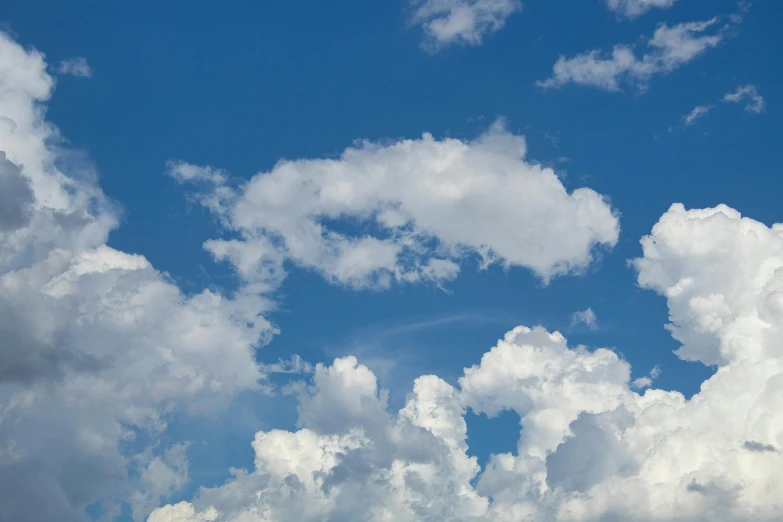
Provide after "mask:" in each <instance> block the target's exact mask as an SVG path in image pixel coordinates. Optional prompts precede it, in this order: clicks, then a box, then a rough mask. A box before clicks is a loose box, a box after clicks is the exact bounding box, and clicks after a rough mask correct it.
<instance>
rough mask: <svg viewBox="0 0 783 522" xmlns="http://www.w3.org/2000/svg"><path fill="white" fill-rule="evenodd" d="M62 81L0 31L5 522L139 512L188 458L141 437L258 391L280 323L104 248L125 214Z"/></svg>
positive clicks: (177, 476) (254, 303)
mask: <svg viewBox="0 0 783 522" xmlns="http://www.w3.org/2000/svg"><path fill="white" fill-rule="evenodd" d="M53 85H54V81H53V79H52V77H51V76H50V75H49V74H48V73H47V65H46V61H45V59H44V56H43V55H42V54H41V53H39V52H37V51H35V50H32V49H25V48H23V47H21V46H20V45H19V44H17V43H16V42H14V41H13V40H12V39H11V38H10V37H9V36H7V35H6V34H4V33H0V150H2V152H0V483H2V484H3V487H2V488H0V520H13V521H19V522H25V521H41V520H61V521H64V522H71V521H83V520H84V517H85V515H84V509H85V506H87V505H88V504H91V503H93V502H95V501H101V500H102V501H104V507H106V509H107V510H108V511H107V514H106V520H108V519H109V518H110V516H111V514H112V513H116V505H113V502H114V501H115V500H118V501H126V502H127V501H132V500H134V499H135V500H136V501H137V502H136V505H137V509H136V518H137V519H141V518H143V517H144V516H145V515H146V513H145V511H146V512H148V511H149V510H150V509H152V508H153V507H155V506H156V505H158V503H159V501H160V498H161V496H164V497H165V496H167V495H168V494H170V493H171V492H173V491H174V490H176V489H177V488H178V487H180V486H181V485H182V484H183V483H184V480H185V478H186V476H187V464H186V460H185V450H184V447H179V446H177V447H176V448H175V449H174V450H170V451H164V450H163V449H160V450H158V449H153V450H151V449H150V448H144V447H142V448H140V449H138V451H137V450H131V449H129V448H131V447H138V446H143V444H141V442H138V443H134V444H131V441H133V440H134V438H136V437H137V436H138V439H139V440H142V439H144V438H145V437H146V436H152V437H153V438H154V436H155V435H157V434H160V433H161V431H162V430H164V429H165V427H166V422H167V419H168V416H169V414H170V413H172V412H173V411H181V412H183V413H186V412H200V411H203V410H205V409H208V408H210V407H215V406H217V405H219V404H222V403H224V402H225V401H227V400H229V399H230V397H231V396H232V395H233V394H235V393H236V392H238V391H241V390H249V389H258V388H259V386H260V385H259V380H260V379H262V378H263V376H264V370H263V369H262V368H261V367H260V366H259V365H258V364H257V363H256V362H255V359H254V353H255V349H256V348H257V347H258V346H259V345H260V344H263V343H264V342H265V340H266V339H267V338H268V337H269V336H270V335H272V333H273V332H274V329H273V328H272V327H271V325H270V324H269V323H268V322H267V321H266V320H265V319H264V318H263V316H261V315H260V314H261V313H262V312H263V311H264V310H266V309H267V308H268V304H267V302H266V300H265V299H264V298H263V297H262V296H258V295H255V294H249V293H244V292H243V291H240V292H238V293H237V294H236V295H232V296H226V295H222V294H220V293H217V292H215V291H208V290H206V291H203V292H197V293H195V294H193V295H185V294H184V293H183V292H182V291H180V289H179V288H178V287H177V286H176V285H174V284H172V282H171V281H170V279H169V278H168V277H167V276H165V275H164V274H161V273H160V272H158V271H157V270H155V268H154V267H153V266H152V265H151V264H150V263H149V261H148V260H147V259H146V258H144V257H143V256H141V255H136V254H128V253H125V252H121V251H118V250H116V249H114V248H111V247H109V246H108V245H107V244H106V241H107V238H108V234H109V232H110V231H111V230H112V229H113V228H114V227H116V225H117V221H118V220H117V215H116V213H115V211H114V206H113V205H112V204H111V202H110V201H108V200H107V198H106V197H105V196H104V194H103V193H102V192H101V190H100V189H99V188H98V186H97V185H96V183H95V178H96V176H95V173H94V172H93V171H92V167H91V166H90V165H88V164H86V163H85V162H82V161H75V160H74V154H73V152H72V151H70V150H69V147H68V144H67V143H66V142H65V141H64V140H63V139H62V138H61V136H60V134H59V131H58V130H57V128H56V127H54V126H53V125H52V124H51V123H50V122H48V121H46V120H45V119H44V117H45V114H46V106H45V105H44V104H45V102H46V101H47V100H48V99H49V97H50V96H51V94H52V89H53ZM177 448H178V449H177ZM139 451H140V452H141V454H142V455H144V459H142V460H140V454H139V453H138V452H139ZM134 491H136V492H138V495H141V496H138V495H136V496H133V497H132V495H133V492H134ZM131 497H132V498H131ZM145 499H146V500H145Z"/></svg>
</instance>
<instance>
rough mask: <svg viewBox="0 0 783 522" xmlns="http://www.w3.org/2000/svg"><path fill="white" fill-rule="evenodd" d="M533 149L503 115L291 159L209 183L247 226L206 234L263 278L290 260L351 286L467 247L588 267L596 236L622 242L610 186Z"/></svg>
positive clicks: (420, 269) (419, 267) (423, 271)
mask: <svg viewBox="0 0 783 522" xmlns="http://www.w3.org/2000/svg"><path fill="white" fill-rule="evenodd" d="M525 154H526V145H525V140H524V139H523V138H522V137H519V136H515V135H513V134H511V133H509V132H508V131H506V130H505V128H504V127H503V126H502V125H500V124H496V125H494V126H493V127H492V128H491V129H490V130H489V131H488V132H487V133H486V134H484V135H482V136H481V137H479V138H478V139H476V140H474V141H470V142H464V141H460V140H456V139H445V140H436V139H435V138H433V137H432V136H431V135H429V134H425V135H424V136H423V137H422V138H421V139H418V140H402V141H398V142H396V143H390V144H384V145H381V144H376V143H370V142H363V143H361V144H359V145H358V146H356V147H354V148H349V149H346V150H345V151H344V152H343V153H342V155H341V156H340V157H339V158H337V159H318V160H294V161H282V162H280V163H278V164H277V165H275V167H274V168H273V169H272V170H271V171H269V172H264V173H259V174H257V175H256V176H254V177H253V178H252V179H251V180H250V181H249V182H247V183H246V184H244V185H243V186H241V187H240V188H239V189H238V190H235V189H233V188H231V187H230V185H229V184H217V185H215V186H214V187H213V189H212V190H207V191H205V192H202V193H201V195H200V199H201V201H202V202H203V203H204V204H205V205H206V206H207V207H209V208H210V209H212V211H214V212H215V213H217V214H218V215H219V216H220V217H221V220H222V221H223V222H224V223H225V224H226V226H227V228H228V229H230V230H231V231H233V232H235V233H236V235H237V236H238V237H237V238H235V239H229V240H211V241H208V242H207V243H206V244H205V246H206V248H207V249H208V250H209V251H210V252H212V253H213V255H215V257H216V258H218V259H226V260H228V261H230V262H231V263H232V264H234V266H235V267H236V268H237V270H238V272H239V273H240V275H242V276H243V277H244V278H245V279H246V280H248V281H254V282H258V281H268V280H278V279H279V278H280V277H282V274H283V263H284V261H285V260H290V261H292V262H294V263H295V264H297V265H299V266H301V267H305V268H310V269H314V270H316V271H318V272H320V273H321V274H323V275H324V276H325V277H326V278H327V279H329V280H331V281H334V282H337V283H341V284H345V285H349V286H352V287H366V286H374V287H384V286H388V285H389V284H391V283H392V282H393V281H402V282H410V281H421V280H425V281H435V282H439V281H445V280H448V279H451V278H453V277H455V276H456V274H457V272H458V270H459V265H458V264H457V262H458V261H460V260H461V259H462V258H464V257H465V256H466V255H479V256H481V257H482V258H483V262H484V264H490V263H493V262H497V263H502V264H503V265H505V266H524V267H528V268H530V269H532V270H533V271H535V272H536V273H537V274H538V275H539V276H540V277H541V278H542V279H544V280H545V281H547V280H549V279H550V278H552V277H554V276H557V275H560V274H565V273H569V272H573V271H579V270H581V269H583V268H584V267H586V266H587V265H588V264H589V263H590V261H591V259H592V255H591V252H592V250H593V249H594V247H595V246H597V245H605V246H609V247H611V246H613V245H614V244H615V243H616V241H617V237H618V233H619V225H618V219H617V217H616V215H615V214H614V213H613V212H612V209H611V207H610V206H609V204H608V203H607V202H606V201H605V200H604V198H603V197H602V196H601V195H599V194H597V193H596V192H594V191H593V190H590V189H588V188H580V189H577V190H574V191H573V192H571V193H569V192H568V191H566V189H565V188H564V187H563V185H562V183H561V182H560V180H559V179H558V177H557V175H556V174H555V173H554V171H552V169H549V168H543V167H541V166H540V165H536V164H531V163H528V162H526V161H525ZM178 165H182V164H181V163H179V164H178ZM191 168H192V169H194V170H198V169H199V167H191ZM208 172H213V171H211V170H209V171H208ZM336 220H341V224H342V228H341V226H337V225H335V224H334V223H335V221H336ZM345 223H349V224H350V226H349V227H347V228H346V227H345Z"/></svg>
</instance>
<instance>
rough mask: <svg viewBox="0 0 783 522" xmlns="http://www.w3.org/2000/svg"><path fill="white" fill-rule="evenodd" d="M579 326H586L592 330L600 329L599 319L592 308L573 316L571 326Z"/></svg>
mask: <svg viewBox="0 0 783 522" xmlns="http://www.w3.org/2000/svg"><path fill="white" fill-rule="evenodd" d="M577 324H584V325H586V326H588V327H589V328H591V329H596V328H598V317H596V315H595V312H593V309H592V308H588V309H587V310H580V311H578V312H574V313H573V314H571V326H574V325H577Z"/></svg>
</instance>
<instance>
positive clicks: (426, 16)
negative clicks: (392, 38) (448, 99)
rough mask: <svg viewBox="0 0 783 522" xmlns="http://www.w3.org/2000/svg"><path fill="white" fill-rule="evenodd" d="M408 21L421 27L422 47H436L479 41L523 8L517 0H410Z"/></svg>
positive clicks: (434, 49) (435, 49)
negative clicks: (411, 12) (411, 11)
mask: <svg viewBox="0 0 783 522" xmlns="http://www.w3.org/2000/svg"><path fill="white" fill-rule="evenodd" d="M410 4H411V7H412V8H413V14H412V16H411V18H410V21H411V23H413V24H416V25H420V26H421V27H422V29H423V30H424V34H425V41H424V47H425V48H426V49H428V50H430V51H437V50H439V49H441V48H443V47H445V46H447V45H450V44H468V45H479V44H481V41H482V39H483V37H484V35H485V34H487V33H491V32H495V31H497V30H499V29H500V28H501V27H503V25H504V24H505V23H506V19H507V18H508V17H509V16H511V15H512V14H513V13H515V12H516V11H519V10H520V9H521V8H522V2H521V1H520V0H410Z"/></svg>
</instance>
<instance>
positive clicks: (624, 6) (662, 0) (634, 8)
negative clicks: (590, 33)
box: [606, 0, 677, 18]
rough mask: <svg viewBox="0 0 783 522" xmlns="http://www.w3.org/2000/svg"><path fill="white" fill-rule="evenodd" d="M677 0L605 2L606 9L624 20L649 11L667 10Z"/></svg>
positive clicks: (614, 0) (615, 0)
mask: <svg viewBox="0 0 783 522" xmlns="http://www.w3.org/2000/svg"><path fill="white" fill-rule="evenodd" d="M675 2H677V0H606V7H608V8H609V9H610V10H611V11H614V12H615V13H617V14H619V15H621V16H625V17H626V18H636V17H637V16H640V15H643V14H644V13H646V12H647V11H649V10H650V9H655V8H658V9H668V8H669V7H671V6H673V5H674V4H675Z"/></svg>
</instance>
